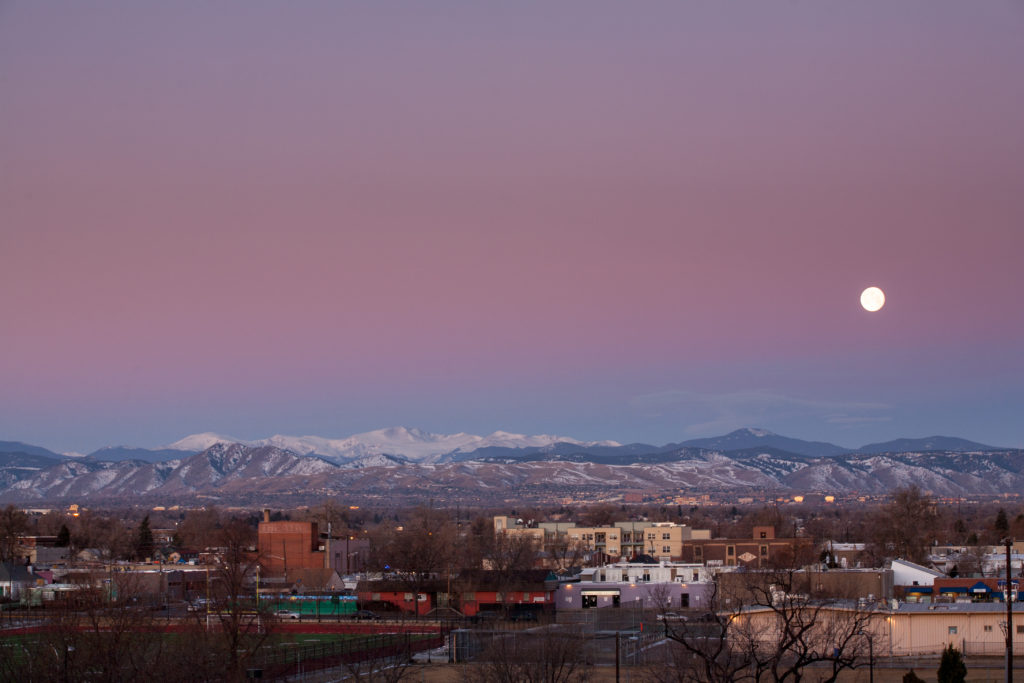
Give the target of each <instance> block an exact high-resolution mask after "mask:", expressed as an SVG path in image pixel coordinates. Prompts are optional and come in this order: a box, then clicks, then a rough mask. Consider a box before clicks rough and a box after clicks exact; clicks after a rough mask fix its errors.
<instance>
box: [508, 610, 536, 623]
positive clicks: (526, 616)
mask: <svg viewBox="0 0 1024 683" xmlns="http://www.w3.org/2000/svg"><path fill="white" fill-rule="evenodd" d="M508 618H509V619H510V620H511V621H537V613H536V612H535V611H533V610H528V609H524V610H516V611H513V612H512V613H511V614H509V615H508Z"/></svg>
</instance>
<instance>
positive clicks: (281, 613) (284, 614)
mask: <svg viewBox="0 0 1024 683" xmlns="http://www.w3.org/2000/svg"><path fill="white" fill-rule="evenodd" d="M274 614H275V615H276V616H277V618H278V619H301V618H302V615H301V614H299V613H298V612H296V611H294V610H290V609H279V610H277V611H276V612H274Z"/></svg>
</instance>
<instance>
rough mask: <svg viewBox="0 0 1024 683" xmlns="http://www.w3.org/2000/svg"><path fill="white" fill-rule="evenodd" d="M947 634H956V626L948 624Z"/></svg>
mask: <svg viewBox="0 0 1024 683" xmlns="http://www.w3.org/2000/svg"><path fill="white" fill-rule="evenodd" d="M949 635H951V636H955V635H956V626H950V627H949Z"/></svg>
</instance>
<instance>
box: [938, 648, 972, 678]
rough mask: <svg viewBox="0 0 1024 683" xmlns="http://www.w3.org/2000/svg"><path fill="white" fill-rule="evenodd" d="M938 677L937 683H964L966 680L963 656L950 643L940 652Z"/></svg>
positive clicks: (965, 666)
mask: <svg viewBox="0 0 1024 683" xmlns="http://www.w3.org/2000/svg"><path fill="white" fill-rule="evenodd" d="M938 676H939V683H964V681H965V680H967V665H966V664H964V658H963V655H961V654H960V650H958V649H956V648H955V647H953V645H952V643H950V644H949V645H948V646H946V649H945V650H943V651H942V659H941V660H940V661H939V671H938Z"/></svg>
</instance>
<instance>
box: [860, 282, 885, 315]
mask: <svg viewBox="0 0 1024 683" xmlns="http://www.w3.org/2000/svg"><path fill="white" fill-rule="evenodd" d="M860 305H861V306H863V307H864V310H865V311H877V310H878V309H880V308H881V307H882V306H884V305H885V292H883V291H882V290H880V289H879V288H878V287H868V288H867V289H865V290H864V291H863V292H861V293H860Z"/></svg>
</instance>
